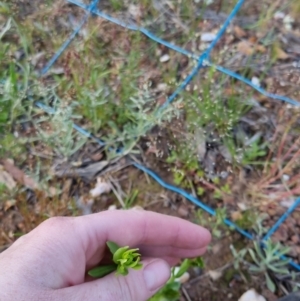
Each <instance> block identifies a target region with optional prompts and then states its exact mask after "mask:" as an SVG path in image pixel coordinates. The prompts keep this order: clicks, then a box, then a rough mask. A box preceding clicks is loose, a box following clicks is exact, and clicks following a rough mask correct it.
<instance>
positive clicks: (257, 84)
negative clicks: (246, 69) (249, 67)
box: [251, 76, 260, 87]
mask: <svg viewBox="0 0 300 301" xmlns="http://www.w3.org/2000/svg"><path fill="white" fill-rule="evenodd" d="M251 82H252V84H253V85H255V86H257V87H260V81H259V78H258V77H256V76H253V77H252V79H251Z"/></svg>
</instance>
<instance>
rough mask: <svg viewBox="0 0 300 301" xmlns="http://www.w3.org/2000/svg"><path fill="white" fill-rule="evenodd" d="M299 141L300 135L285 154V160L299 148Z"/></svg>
mask: <svg viewBox="0 0 300 301" xmlns="http://www.w3.org/2000/svg"><path fill="white" fill-rule="evenodd" d="M299 142H300V137H299V138H298V139H297V140H296V141H295V142H294V144H293V145H292V146H291V148H290V149H289V150H288V152H287V153H286V154H285V155H284V157H283V160H285V159H287V158H288V157H289V155H290V154H291V152H292V151H293V150H294V149H296V148H299V147H298V145H297V144H298V143H299Z"/></svg>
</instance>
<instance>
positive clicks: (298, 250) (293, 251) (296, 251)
mask: <svg viewBox="0 0 300 301" xmlns="http://www.w3.org/2000/svg"><path fill="white" fill-rule="evenodd" d="M289 255H290V256H291V257H294V258H297V257H298V256H299V255H300V246H290V252H289Z"/></svg>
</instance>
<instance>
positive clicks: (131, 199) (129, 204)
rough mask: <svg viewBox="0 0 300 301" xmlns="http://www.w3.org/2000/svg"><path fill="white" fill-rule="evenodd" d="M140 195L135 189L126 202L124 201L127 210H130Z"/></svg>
mask: <svg viewBox="0 0 300 301" xmlns="http://www.w3.org/2000/svg"><path fill="white" fill-rule="evenodd" d="M138 194H139V191H138V190H137V189H135V190H134V191H133V192H132V193H131V194H130V195H129V196H128V197H127V198H126V199H125V200H124V205H125V209H130V208H131V207H132V205H133V204H134V202H135V201H136V198H137V196H138Z"/></svg>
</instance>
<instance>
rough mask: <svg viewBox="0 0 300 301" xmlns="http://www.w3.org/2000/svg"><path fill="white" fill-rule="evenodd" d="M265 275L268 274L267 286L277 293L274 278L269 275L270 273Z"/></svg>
mask: <svg viewBox="0 0 300 301" xmlns="http://www.w3.org/2000/svg"><path fill="white" fill-rule="evenodd" d="M265 276H266V281H267V287H268V289H269V290H270V291H271V292H272V293H275V290H276V286H275V283H274V282H273V281H272V279H271V278H270V276H269V275H268V273H266V274H265Z"/></svg>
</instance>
